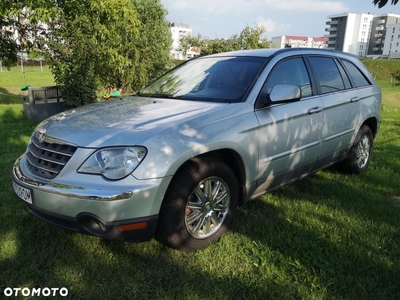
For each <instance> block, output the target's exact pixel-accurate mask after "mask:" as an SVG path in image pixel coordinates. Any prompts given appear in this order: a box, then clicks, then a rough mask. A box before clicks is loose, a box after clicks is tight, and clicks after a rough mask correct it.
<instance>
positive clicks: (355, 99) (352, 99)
mask: <svg viewBox="0 0 400 300" xmlns="http://www.w3.org/2000/svg"><path fill="white" fill-rule="evenodd" d="M358 101H360V98H359V97H357V96H356V97H353V98H351V99H350V102H358Z"/></svg>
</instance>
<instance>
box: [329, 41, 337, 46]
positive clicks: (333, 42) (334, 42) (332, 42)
mask: <svg viewBox="0 0 400 300" xmlns="http://www.w3.org/2000/svg"><path fill="white" fill-rule="evenodd" d="M335 44H336V41H328V45H335Z"/></svg>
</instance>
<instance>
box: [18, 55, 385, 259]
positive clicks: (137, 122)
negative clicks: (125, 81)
mask: <svg viewBox="0 0 400 300" xmlns="http://www.w3.org/2000/svg"><path fill="white" fill-rule="evenodd" d="M380 106H381V92H380V89H379V87H378V86H377V85H376V83H375V81H374V79H373V78H372V76H371V74H370V73H369V72H368V71H367V70H366V68H365V67H364V66H363V65H362V63H361V62H360V61H359V60H358V59H357V58H356V57H354V56H352V55H349V54H345V53H341V52H334V51H328V50H312V49H280V50H276V49H275V50H273V49H268V50H266V49H263V50H248V51H237V52H230V53H222V54H217V55H211V56H205V57H200V58H197V59H193V60H190V61H187V62H186V63H184V64H182V65H179V66H178V67H176V68H174V69H172V70H171V71H169V72H168V73H166V74H165V75H163V76H161V77H160V78H158V79H157V80H155V81H154V82H153V83H151V84H150V85H149V86H147V87H145V88H143V89H142V90H141V91H140V92H139V93H137V94H136V95H135V96H130V97H126V98H124V99H117V100H109V101H104V102H102V103H97V104H93V105H88V106H83V107H80V108H77V109H73V110H69V111H66V112H63V113H60V114H58V115H55V116H53V117H50V118H49V119H47V120H45V121H43V122H42V123H40V124H39V125H38V126H37V127H36V129H35V130H34V133H33V134H32V137H31V140H30V142H29V145H28V147H27V150H26V153H25V154H23V155H22V156H21V157H20V158H18V159H17V161H16V163H15V165H14V168H13V172H12V179H13V186H14V190H15V193H16V194H17V195H18V196H19V197H20V198H21V199H22V200H23V201H25V203H26V205H27V207H28V209H29V210H30V211H31V212H32V213H33V214H34V215H35V216H37V217H39V218H41V219H43V220H45V221H47V222H50V223H52V224H55V225H58V226H61V227H64V228H67V229H70V230H74V231H78V232H81V233H86V234H90V235H94V236H98V237H102V238H110V239H119V240H125V241H134V242H140V241H146V240H149V239H151V238H153V237H155V238H156V239H157V240H159V241H160V242H161V243H163V244H165V245H168V246H170V247H173V248H175V249H179V250H182V251H191V250H198V249H201V248H204V247H206V246H207V245H209V244H210V243H212V242H215V241H217V240H218V239H219V238H220V237H221V236H222V235H223V234H224V233H225V232H226V231H227V230H228V228H229V226H230V225H231V223H232V220H233V218H234V215H235V212H236V208H237V206H238V205H241V204H244V203H246V202H248V201H249V200H252V199H255V198H257V197H260V196H261V195H262V194H264V193H266V192H268V191H271V190H273V189H276V188H278V187H280V186H282V185H284V184H287V183H290V182H292V181H294V180H297V179H300V178H303V177H304V176H306V175H308V174H312V173H314V172H316V171H318V170H321V169H323V168H326V167H328V166H330V165H333V164H336V165H337V167H338V169H339V170H341V171H343V172H346V173H353V174H359V173H362V172H364V171H365V170H366V169H367V167H368V164H369V162H370V160H371V150H372V145H373V141H374V138H375V136H376V134H377V132H378V127H379V122H380V116H379V114H380Z"/></svg>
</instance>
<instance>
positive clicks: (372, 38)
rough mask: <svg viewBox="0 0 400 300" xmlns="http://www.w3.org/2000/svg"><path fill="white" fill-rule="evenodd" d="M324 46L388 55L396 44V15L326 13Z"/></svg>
mask: <svg viewBox="0 0 400 300" xmlns="http://www.w3.org/2000/svg"><path fill="white" fill-rule="evenodd" d="M328 18H329V19H330V20H329V21H327V22H326V25H328V27H327V28H326V29H325V31H327V32H328V33H327V34H326V35H325V37H327V38H328V39H329V40H328V48H330V49H336V50H341V51H344V52H349V53H352V54H354V55H357V56H360V57H363V56H388V57H390V56H391V55H392V54H393V53H396V52H400V49H399V48H396V47H398V44H397V43H398V42H400V41H399V39H400V36H399V31H398V30H399V29H398V28H399V25H397V24H399V23H400V15H395V14H383V15H371V14H364V13H362V14H355V13H345V14H338V15H331V16H328Z"/></svg>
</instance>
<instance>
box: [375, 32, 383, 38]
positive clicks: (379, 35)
mask: <svg viewBox="0 0 400 300" xmlns="http://www.w3.org/2000/svg"><path fill="white" fill-rule="evenodd" d="M374 36H375V37H377V38H379V37H382V33H377V34H375V35H374Z"/></svg>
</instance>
